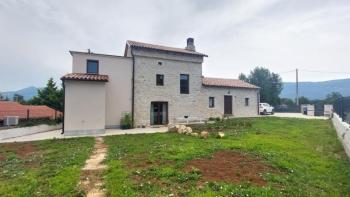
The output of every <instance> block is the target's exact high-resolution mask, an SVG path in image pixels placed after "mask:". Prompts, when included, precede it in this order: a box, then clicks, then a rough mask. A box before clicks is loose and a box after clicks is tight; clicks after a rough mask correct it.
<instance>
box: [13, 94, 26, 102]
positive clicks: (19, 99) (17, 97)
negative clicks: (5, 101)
mask: <svg viewBox="0 0 350 197" xmlns="http://www.w3.org/2000/svg"><path fill="white" fill-rule="evenodd" d="M12 100H13V101H16V102H18V103H24V98H23V96H22V95H20V94H14V95H13V98H12Z"/></svg>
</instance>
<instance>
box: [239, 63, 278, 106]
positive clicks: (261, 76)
mask: <svg viewBox="0 0 350 197" xmlns="http://www.w3.org/2000/svg"><path fill="white" fill-rule="evenodd" d="M239 79H240V80H243V81H246V82H249V83H251V84H254V85H256V86H259V87H260V88H261V89H260V101H261V102H266V103H269V104H271V105H277V104H279V103H280V98H279V95H280V93H281V91H282V89H283V84H282V79H281V77H280V76H279V75H278V74H276V73H273V72H270V71H269V70H268V69H267V68H263V67H256V68H255V69H254V70H252V71H251V72H250V74H249V76H246V75H244V74H242V73H241V74H240V75H239Z"/></svg>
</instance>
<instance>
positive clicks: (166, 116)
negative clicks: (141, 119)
mask: <svg viewBox="0 0 350 197" xmlns="http://www.w3.org/2000/svg"><path fill="white" fill-rule="evenodd" d="M155 103H156V104H165V108H166V115H165V117H162V118H165V124H168V123H169V120H168V116H169V105H168V102H167V101H152V102H151V107H150V108H151V113H150V125H165V124H162V123H161V124H154V120H153V123H152V122H151V116H152V110H153V107H152V106H153V105H154V104H155ZM158 113H159V112H158Z"/></svg>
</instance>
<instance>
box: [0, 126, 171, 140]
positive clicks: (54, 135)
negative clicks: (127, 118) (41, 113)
mask: <svg viewBox="0 0 350 197" xmlns="http://www.w3.org/2000/svg"><path fill="white" fill-rule="evenodd" d="M167 131H168V128H167V127H160V128H135V129H127V130H121V129H106V133H104V134H98V135H90V136H93V137H99V136H110V135H124V134H142V133H165V132H167ZM75 137H86V136H64V135H62V134H61V130H54V131H48V132H42V133H35V134H31V135H26V136H21V137H15V138H9V139H5V140H0V143H7V142H26V141H38V140H47V139H62V138H75Z"/></svg>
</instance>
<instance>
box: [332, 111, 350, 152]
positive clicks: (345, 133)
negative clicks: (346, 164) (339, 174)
mask: <svg viewBox="0 0 350 197" xmlns="http://www.w3.org/2000/svg"><path fill="white" fill-rule="evenodd" d="M332 122H333V125H334V127H335V129H336V131H337V135H338V138H339V140H340V141H341V142H342V144H343V146H344V149H345V152H346V154H347V155H348V157H349V158H350V125H349V124H348V123H346V122H343V120H342V118H340V117H339V116H338V114H336V113H333V118H332Z"/></svg>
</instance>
